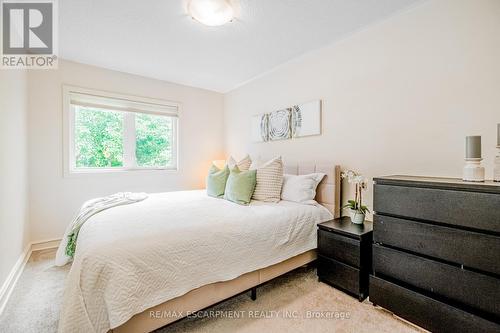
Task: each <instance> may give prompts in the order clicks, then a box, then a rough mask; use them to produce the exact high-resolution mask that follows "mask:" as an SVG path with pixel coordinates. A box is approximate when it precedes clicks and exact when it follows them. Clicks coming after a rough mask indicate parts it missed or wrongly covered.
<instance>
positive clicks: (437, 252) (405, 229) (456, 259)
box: [373, 215, 500, 275]
mask: <svg viewBox="0 0 500 333" xmlns="http://www.w3.org/2000/svg"><path fill="white" fill-rule="evenodd" d="M373 241H374V242H376V243H381V244H386V245H391V246H395V247H398V248H401V249H405V250H409V251H412V252H416V253H421V254H425V255H428V256H431V257H434V258H438V259H443V260H446V261H450V262H453V263H456V264H459V265H464V266H466V267H471V268H475V269H479V270H482V271H485V272H491V273H495V274H498V275H500V260H499V253H500V237H497V236H491V235H485V234H481V233H477V232H471V231H464V230H460V229H453V228H448V227H443V226H437V225H432V224H427V223H421V222H415V221H410V220H405V219H400V218H394V217H389V216H380V215H375V216H374V223H373Z"/></svg>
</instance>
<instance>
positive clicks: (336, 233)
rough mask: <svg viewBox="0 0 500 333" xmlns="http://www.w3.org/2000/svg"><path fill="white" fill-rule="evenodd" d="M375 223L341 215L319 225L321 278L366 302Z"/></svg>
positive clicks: (319, 267)
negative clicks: (359, 222)
mask: <svg viewBox="0 0 500 333" xmlns="http://www.w3.org/2000/svg"><path fill="white" fill-rule="evenodd" d="M372 230H373V224H372V222H369V221H365V223H364V224H354V223H352V222H351V219H350V218H349V217H341V218H338V219H334V220H331V221H327V222H323V223H320V224H318V280H319V281H321V282H325V283H327V284H330V285H332V286H334V287H336V288H337V289H340V290H342V291H344V292H346V293H348V294H350V295H353V296H355V297H357V298H358V299H359V301H363V300H364V299H365V298H366V297H368V280H369V274H370V272H371V269H372V234H373V233H372Z"/></svg>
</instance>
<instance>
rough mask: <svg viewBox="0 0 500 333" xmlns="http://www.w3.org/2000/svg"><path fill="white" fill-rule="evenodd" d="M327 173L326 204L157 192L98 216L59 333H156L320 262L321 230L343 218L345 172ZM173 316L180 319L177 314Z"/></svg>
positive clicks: (321, 194)
mask: <svg viewBox="0 0 500 333" xmlns="http://www.w3.org/2000/svg"><path fill="white" fill-rule="evenodd" d="M312 172H324V173H325V174H327V176H326V177H325V178H324V179H323V181H322V182H321V184H320V185H319V186H318V189H317V195H316V200H317V202H318V203H319V204H318V205H303V204H298V203H293V202H287V201H281V202H279V203H264V202H258V201H252V203H251V204H250V205H249V206H240V205H236V204H234V203H231V202H228V201H226V200H222V199H215V198H211V197H208V196H207V195H206V194H205V191H181V192H168V193H157V194H151V195H150V196H149V198H148V199H146V200H144V201H142V202H138V203H135V204H132V205H127V206H119V207H115V208H113V209H109V210H107V211H104V212H101V213H99V214H97V215H95V216H93V217H92V218H91V220H89V221H88V222H87V223H86V224H85V225H84V226H83V227H82V229H81V231H80V234H79V238H78V246H77V248H78V250H77V252H76V254H75V258H74V262H73V264H72V267H71V270H70V272H69V275H68V278H67V280H66V287H65V292H64V297H63V307H62V311H61V317H60V321H59V331H60V332H108V331H112V332H150V331H152V330H154V329H157V328H159V327H162V326H165V325H167V324H169V323H171V322H174V321H176V320H178V319H179V318H180V317H179V315H180V316H185V315H187V314H189V313H192V312H194V311H198V310H201V309H204V308H206V307H208V306H210V305H213V304H215V303H217V302H220V301H222V300H224V299H227V298H229V297H231V296H234V295H237V294H239V293H241V292H244V291H246V290H249V289H251V288H253V287H255V286H258V285H260V284H262V283H264V282H266V281H268V280H271V279H273V278H275V277H277V276H279V275H281V274H284V273H286V272H289V271H291V270H293V269H295V268H297V267H300V266H302V265H304V264H307V263H309V262H311V261H313V260H315V259H316V253H315V248H316V224H317V223H319V222H323V221H326V220H328V219H330V218H332V217H333V216H339V214H340V207H339V205H340V168H339V167H338V166H332V165H297V166H286V167H285V173H291V174H307V173H312ZM173 314H174V315H173Z"/></svg>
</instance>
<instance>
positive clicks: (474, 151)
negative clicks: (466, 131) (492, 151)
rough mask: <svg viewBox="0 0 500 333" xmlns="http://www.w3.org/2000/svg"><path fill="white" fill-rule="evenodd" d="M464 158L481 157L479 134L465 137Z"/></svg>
mask: <svg viewBox="0 0 500 333" xmlns="http://www.w3.org/2000/svg"><path fill="white" fill-rule="evenodd" d="M465 158H481V136H479V135H473V136H467V137H465Z"/></svg>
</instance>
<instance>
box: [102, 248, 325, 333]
mask: <svg viewBox="0 0 500 333" xmlns="http://www.w3.org/2000/svg"><path fill="white" fill-rule="evenodd" d="M315 259H316V250H310V251H307V252H304V253H302V254H299V255H297V256H295V257H292V258H289V259H287V260H285V261H282V262H280V263H278V264H275V265H271V266H269V267H266V268H262V269H259V270H256V271H253V272H249V273H246V274H243V275H241V276H239V277H237V278H235V279H233V280H229V281H223V282H216V283H211V284H207V285H205V286H203V287H200V288H197V289H194V290H191V291H190V292H188V293H186V294H184V295H182V296H179V297H176V298H174V299H171V300H169V301H166V302H165V303H162V304H159V305H157V306H154V307H152V308H149V309H147V310H145V311H143V312H141V313H138V314H136V315H135V316H133V317H132V318H130V320H129V321H127V322H126V323H124V324H123V325H121V326H119V327H117V328H114V329H113V330H111V331H110V332H112V333H137V332H151V331H153V330H155V329H158V328H160V327H163V326H165V325H168V324H170V323H173V322H174V321H177V320H179V319H180V317H179V316H177V315H176V316H166V315H163V314H168V313H170V314H171V313H175V314H189V313H194V312H196V311H200V310H203V309H205V308H207V307H209V306H211V305H214V304H216V303H219V302H221V301H223V300H225V299H228V298H230V297H232V296H235V295H238V294H240V293H242V292H244V291H246V290H249V289H251V288H253V287H256V286H258V285H260V284H262V283H264V282H267V281H269V280H272V279H274V278H275V277H278V276H280V275H283V274H285V273H288V272H290V271H292V270H294V269H296V268H298V267H300V266H303V265H305V264H308V263H310V262H312V261H314V260H315Z"/></svg>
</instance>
